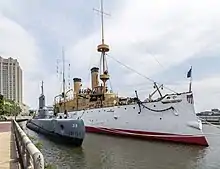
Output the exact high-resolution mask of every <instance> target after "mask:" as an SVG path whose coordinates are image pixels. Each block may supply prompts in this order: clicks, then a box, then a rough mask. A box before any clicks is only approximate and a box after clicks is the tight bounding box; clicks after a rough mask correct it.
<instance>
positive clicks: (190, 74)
mask: <svg viewBox="0 0 220 169" xmlns="http://www.w3.org/2000/svg"><path fill="white" fill-rule="evenodd" d="M191 76H192V67H191V68H190V69H189V71H188V73H187V78H189V77H191Z"/></svg>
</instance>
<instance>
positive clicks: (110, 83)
mask: <svg viewBox="0 0 220 169" xmlns="http://www.w3.org/2000/svg"><path fill="white" fill-rule="evenodd" d="M105 59H106V69H107V70H108V62H107V58H105ZM108 73H109V70H108ZM109 85H110V89H111V91H113V88H112V82H111V78H109Z"/></svg>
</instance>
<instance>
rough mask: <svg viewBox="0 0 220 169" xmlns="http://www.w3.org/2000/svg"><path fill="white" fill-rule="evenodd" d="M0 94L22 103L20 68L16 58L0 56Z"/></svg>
mask: <svg viewBox="0 0 220 169" xmlns="http://www.w3.org/2000/svg"><path fill="white" fill-rule="evenodd" d="M0 94H2V95H3V96H4V97H5V98H7V99H10V100H14V101H16V102H18V103H22V94H23V93H22V70H21V68H20V66H19V62H18V61H17V59H13V58H11V57H10V58H8V59H5V58H2V57H1V56H0Z"/></svg>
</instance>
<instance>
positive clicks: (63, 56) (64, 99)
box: [62, 47, 66, 113]
mask: <svg viewBox="0 0 220 169" xmlns="http://www.w3.org/2000/svg"><path fill="white" fill-rule="evenodd" d="M62 60H63V93H62V96H63V109H64V113H65V110H66V92H65V87H66V83H65V53H64V48H63V47H62Z"/></svg>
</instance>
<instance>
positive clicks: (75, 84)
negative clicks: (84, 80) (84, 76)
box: [73, 78, 81, 97]
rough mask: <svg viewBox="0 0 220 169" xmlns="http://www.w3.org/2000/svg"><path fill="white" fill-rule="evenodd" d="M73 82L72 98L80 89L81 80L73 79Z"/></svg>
mask: <svg viewBox="0 0 220 169" xmlns="http://www.w3.org/2000/svg"><path fill="white" fill-rule="evenodd" d="M73 82H74V86H73V87H74V97H75V96H76V94H79V90H80V88H81V79H80V78H73Z"/></svg>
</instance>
